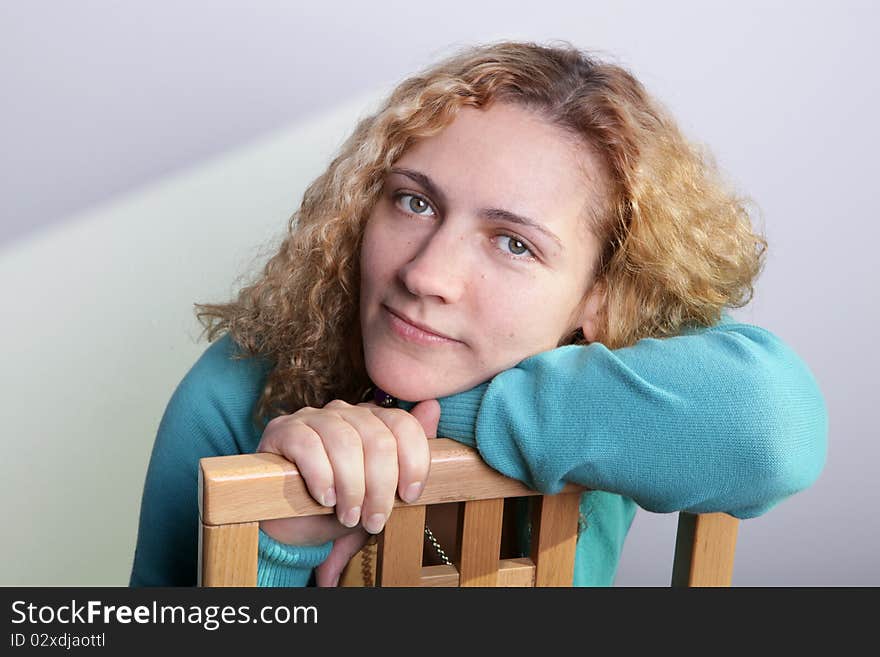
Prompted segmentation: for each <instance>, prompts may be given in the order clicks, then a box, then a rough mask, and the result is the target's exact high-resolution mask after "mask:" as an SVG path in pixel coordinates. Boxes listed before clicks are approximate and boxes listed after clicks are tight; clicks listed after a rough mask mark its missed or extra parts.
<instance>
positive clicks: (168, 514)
mask: <svg viewBox="0 0 880 657" xmlns="http://www.w3.org/2000/svg"><path fill="white" fill-rule="evenodd" d="M231 344H232V343H231V341H230V340H229V338H228V337H224V338H222V339H220V340H218V341H217V342H215V343H214V344H212V345H211V346H210V347H209V348H208V349H207V350H206V351H205V353H204V354H203V355H202V357H201V358H200V359H199V360H198V361H197V362H196V364H195V365H194V366H193V367H192V369H191V370H190V371H189V372H188V373H187V375H186V376H185V377H184V378H183V380H182V381H181V382H180V384H179V385H178V386H177V388H176V390H175V391H174V393H173V395H172V396H171V399H170V401H169V402H168V405H167V407H166V409H165V413H164V415H163V416H162V420H161V422H160V424H159V429H158V432H157V434H156V439H155V442H154V444H153V451H152V455H151V457H150V464H149V466H148V469H147V475H146V480H145V483H144V491H143V496H142V500H141V510H140V522H139V526H138V536H137V544H136V546H135V555H134V562H133V565H132V571H131V578H130V580H129V585H130V586H133V587H134V586H194V585H195V584H196V582H197V575H198V573H197V568H198V527H199V508H198V467H199V459H200V458H203V457H208V456H228V455H233V454H242V453H249V452H253V451H254V449H255V448H256V444H257V443H258V439H259V436H258V435H257V434H256V433H255V429H254V428H253V427H252V425H251V424H250V414H251V409H252V406H253V402H254V400H255V399H256V397H255V394H254V390H259V386H260V382H261V380H262V379H261V376H262V371H261V370H260V368H259V367H258V366H257V364H255V363H253V362H249V361H247V360H245V361H241V360H238V361H233V360H231V359H230V358H229V356H230V353H231ZM331 548H332V542H328V543H325V544H324V545H319V546H310V547H294V546H290V545H286V544H283V543H279V542H277V541H275V540H274V539H272V538H271V537H269V536H268V535H267V534H264V533H263V532H262V531H260V538H259V550H258V558H259V561H258V566H257V583H258V585H259V586H305V585H306V584H307V583H308V581H309V578H310V576H311V573H312V569H313V568H315V567H316V566H318V565H319V564H321V563H322V562H323V561H324V560H325V559H326V558H327V556H328V555H329V553H330V549H331Z"/></svg>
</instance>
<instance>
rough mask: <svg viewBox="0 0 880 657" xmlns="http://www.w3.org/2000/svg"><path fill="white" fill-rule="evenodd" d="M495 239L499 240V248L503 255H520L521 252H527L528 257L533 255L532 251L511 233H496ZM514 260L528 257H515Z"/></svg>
mask: <svg viewBox="0 0 880 657" xmlns="http://www.w3.org/2000/svg"><path fill="white" fill-rule="evenodd" d="M495 239H496V240H501V245H500V246H499V248H500V249H501V250H502V252H504V254H505V255H508V256H509V255H514V256H521V255H523V254H526V253H527V254H528V255H529V257H532V258H533V257H534V255H535V254H534V253H532V250H531V249H530V248H529V247H528V246H527V245H526V243H525V242H523V241H522V240H520V239H518V238H516V237H514V236H513V235H498V236H497V237H496V238H495ZM515 259H516V260H527V259H528V258H515Z"/></svg>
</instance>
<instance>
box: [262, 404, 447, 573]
mask: <svg viewBox="0 0 880 657" xmlns="http://www.w3.org/2000/svg"><path fill="white" fill-rule="evenodd" d="M439 419H440V404H439V403H437V401H436V400H427V401H423V402H420V403H419V404H417V405H416V406H415V407H414V408H413V409H412V411H411V413H407V412H406V411H404V410H401V409H396V408H383V407H381V406H377V405H376V404H372V403H362V404H358V405H357V406H353V405H351V404H348V403H346V402H344V401H341V400H334V401H332V402H330V403H329V404H327V405H326V406H325V407H324V408H321V409H316V408H311V407H307V408H304V409H300V410H299V411H297V412H296V413H293V414H292V415H284V416H280V417H277V418H274V419H273V420H271V421H270V422H269V424H268V425H267V426H266V429H265V431H264V432H263V437H262V439H261V440H260V444H259V446H258V447H257V451H258V452H270V453H273V454H279V455H281V456H284V457H285V458H286V459H288V460H289V461H292V462H294V463H295V464H296V466H297V469H298V470H299V472H300V474H301V475H302V477H303V480H304V481H305V483H306V487H307V488H308V490H309V493H310V494H311V495H312V497H314V498H315V500H317V501H318V502H319V503H321V504H323V505H324V506H335V507H336V516H335V517H333V516H312V517H304V518H284V519H278V520H264V521H262V522H261V523H260V527H261V529H262V530H263V531H264V532H266V533H267V534H269V535H270V536H272V537H273V538H275V539H276V540H279V541H281V542H284V543H288V544H291V545H320V544H321V543H325V542H326V541H328V540H331V539H332V540H334V541H335V543H334V546H333V551H332V552H331V553H330V556H329V557H328V558H327V561H325V563H324V564H322V565H321V566H319V568H318V569H317V571H316V575H317V579H318V585H319V586H325V585H329V586H334V585H335V584H336V581H337V580H338V578H339V574H340V573H341V572H342V569H343V568H344V567H345V564H346V563H348V560H349V559H350V558H351V556H352V555H354V554H355V553H356V552H357V551H358V550H359V549H360V548H361V547H362V546H363V544H364V543H365V542H366V539H367V536H368V535H367V534H366V533H365V532H364V531H363V530H361V529H360V527H359V526H358V525H359V523H362V527H363V529H364V530H366V531H367V532H370V533H373V534H377V533H379V532H380V531H382V529H383V527H384V526H385V522H386V521H387V519H388V516H389V515H390V514H391V510H392V507H393V506H394V495H395V491H397V492H398V493H399V495H400V497H401V499H403V500H404V501H406V502H414V501H415V500H416V499H418V497H419V495H420V494H421V492H422V488H423V486H424V483H425V480H426V479H427V476H428V470H429V467H430V451H429V450H428V444H427V438H435V437H436V433H437V424H438V422H439Z"/></svg>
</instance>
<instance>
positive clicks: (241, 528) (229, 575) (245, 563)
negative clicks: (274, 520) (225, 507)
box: [198, 522, 259, 587]
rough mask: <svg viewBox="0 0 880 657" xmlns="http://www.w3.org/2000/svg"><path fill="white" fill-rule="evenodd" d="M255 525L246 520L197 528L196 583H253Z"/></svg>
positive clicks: (255, 561) (256, 529) (219, 584)
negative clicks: (197, 569)
mask: <svg viewBox="0 0 880 657" xmlns="http://www.w3.org/2000/svg"><path fill="white" fill-rule="evenodd" d="M258 546H259V525H258V524H257V523H256V522H247V523H241V524H233V525H222V526H219V527H217V526H212V525H205V524H204V523H201V528H200V531H199V577H198V580H199V581H198V584H199V586H210V587H217V586H256V585H257V550H258Z"/></svg>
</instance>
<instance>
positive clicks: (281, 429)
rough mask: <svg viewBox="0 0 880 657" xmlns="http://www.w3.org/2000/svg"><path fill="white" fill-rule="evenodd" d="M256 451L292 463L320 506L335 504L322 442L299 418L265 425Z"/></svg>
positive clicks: (279, 420) (330, 469) (284, 417)
mask: <svg viewBox="0 0 880 657" xmlns="http://www.w3.org/2000/svg"><path fill="white" fill-rule="evenodd" d="M257 451H258V452H270V453H272V454H278V455H280V456H283V457H284V458H286V459H287V460H288V461H292V462H293V463H295V464H296V467H297V470H299V473H300V475H301V476H302V478H303V480H304V481H305V484H306V488H308V490H309V494H310V495H311V496H312V497H313V498H315V500H317V501H318V502H319V503H320V504H322V505H323V506H335V505H336V501H337V500H336V497H337V496H336V492H335V482H334V473H333V468H332V466H331V463H330V459H329V458H328V456H327V452H326V450H325V449H324V441H323V439H322V436H321V435H319V434H318V432H317V431H316V430H315V428H314V427H312V426H310V425H309V424H307V423H306V422H304V421H303V419H302V417H297V416H296V415H283V416H280V417H277V418H274V419H273V420H272V421H271V422H269V424H268V425H267V426H266V429H265V431H264V432H263V437H262V439H261V440H260V445H259V446H258V447H257ZM355 524H357V523H356V522H355Z"/></svg>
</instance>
